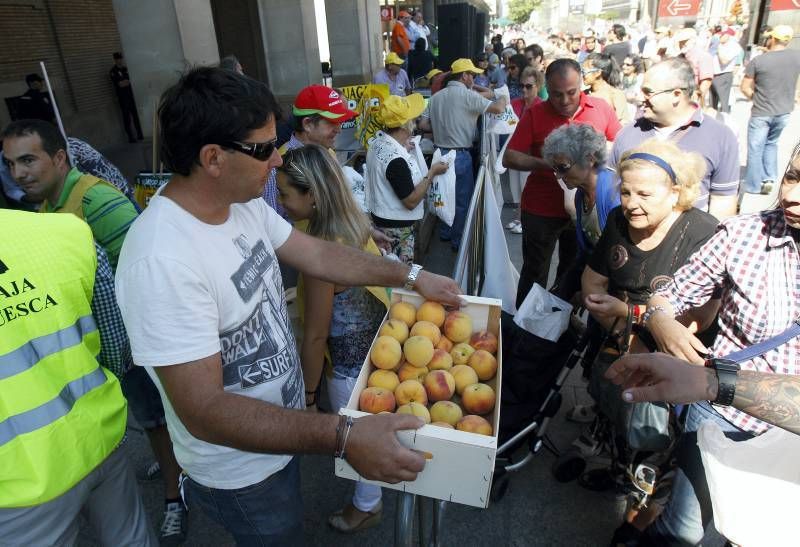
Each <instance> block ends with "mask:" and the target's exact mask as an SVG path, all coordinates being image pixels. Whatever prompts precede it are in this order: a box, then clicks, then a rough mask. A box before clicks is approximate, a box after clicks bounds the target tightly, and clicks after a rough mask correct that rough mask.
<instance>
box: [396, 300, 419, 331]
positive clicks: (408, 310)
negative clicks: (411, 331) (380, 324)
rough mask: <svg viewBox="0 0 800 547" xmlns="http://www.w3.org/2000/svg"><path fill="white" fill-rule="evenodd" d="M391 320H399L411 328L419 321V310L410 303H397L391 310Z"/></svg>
mask: <svg viewBox="0 0 800 547" xmlns="http://www.w3.org/2000/svg"><path fill="white" fill-rule="evenodd" d="M389 319H399V320H400V321H402V322H403V323H405V324H406V325H407V326H408V328H411V325H413V324H414V322H415V321H416V320H417V308H415V307H414V305H413V304H409V303H408V302H395V303H394V304H392V307H391V308H389Z"/></svg>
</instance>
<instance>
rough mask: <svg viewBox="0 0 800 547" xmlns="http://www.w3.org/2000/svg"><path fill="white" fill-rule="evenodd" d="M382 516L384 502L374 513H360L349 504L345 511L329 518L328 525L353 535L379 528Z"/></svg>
mask: <svg viewBox="0 0 800 547" xmlns="http://www.w3.org/2000/svg"><path fill="white" fill-rule="evenodd" d="M382 514H383V502H382V501H380V502H378V505H376V506H375V508H374V509H373V510H372V511H360V510H358V509H356V507H355V506H354V505H353V504H352V503H348V504H347V505H346V506H345V507H344V509H339V510H338V511H336V512H335V513H333V514H332V515H331V516H329V517H328V524H329V525H330V526H331V528H333V529H334V530H336V531H338V532H342V533H343V534H353V533H355V532H359V531H361V530H366V529H367V528H372V527H373V526H377V525H378V524H379V523H380V522H381V515H382Z"/></svg>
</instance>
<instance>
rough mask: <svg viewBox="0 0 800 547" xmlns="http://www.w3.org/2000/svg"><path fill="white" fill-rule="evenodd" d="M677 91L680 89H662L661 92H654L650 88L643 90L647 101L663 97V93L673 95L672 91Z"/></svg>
mask: <svg viewBox="0 0 800 547" xmlns="http://www.w3.org/2000/svg"><path fill="white" fill-rule="evenodd" d="M676 89H680V88H677V87H671V88H669V89H662V90H661V91H653V90H652V89H650V88H648V87H643V88H642V96H643V97H644V98H645V99H648V100H649V99H652V98H653V97H655V96H656V95H661V94H662V93H671V92H672V91H675V90H676Z"/></svg>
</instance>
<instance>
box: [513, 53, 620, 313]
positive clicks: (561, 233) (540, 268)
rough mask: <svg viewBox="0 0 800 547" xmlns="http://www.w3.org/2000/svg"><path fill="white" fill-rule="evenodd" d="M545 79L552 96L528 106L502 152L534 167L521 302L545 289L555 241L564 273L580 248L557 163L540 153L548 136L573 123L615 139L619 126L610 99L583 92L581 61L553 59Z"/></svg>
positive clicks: (525, 218) (525, 209)
mask: <svg viewBox="0 0 800 547" xmlns="http://www.w3.org/2000/svg"><path fill="white" fill-rule="evenodd" d="M545 78H546V81H547V91H548V93H549V98H548V100H547V101H543V102H541V103H538V104H535V105H533V106H532V107H530V108H529V109H528V110H526V111H525V114H523V116H522V118H521V119H520V122H519V125H518V126H517V129H516V131H514V135H513V136H512V137H511V141H510V142H509V143H508V147H507V149H506V153H505V155H504V156H503V165H504V166H505V167H507V168H510V169H517V170H519V171H530V172H531V174H530V175H529V176H528V180H527V181H526V182H525V188H524V190H523V191H522V204H521V209H522V219H521V220H522V272H521V273H520V279H519V287H518V288H517V306H519V305H520V304H522V301H523V300H524V299H525V296H526V295H527V294H528V291H529V290H530V289H531V287H532V286H533V284H534V283H538V284H539V285H541V286H542V287H545V288H546V284H547V274H548V273H549V271H550V258H551V256H552V254H553V249H554V248H555V244H556V241H558V242H559V245H558V249H559V251H558V275H559V277H560V276H561V274H563V273H564V272H565V271H566V270H567V268H568V267H569V266H570V264H572V261H573V260H574V258H575V255H576V253H577V243H576V239H575V233H574V232H575V227H574V225H573V223H572V221H571V220H570V218H569V215H568V214H567V212H566V210H565V209H564V192H563V191H562V190H561V187H560V186H559V185H558V182H557V181H556V174H555V171H554V169H553V166H551V165H550V164H548V163H547V162H546V161H544V160H543V159H542V157H541V150H542V144H543V143H544V140H545V139H546V138H547V136H548V135H549V134H550V133H551V132H552V131H553V130H555V129H556V128H558V127H560V126H562V125H565V124H568V123H586V124H589V125H591V126H592V127H593V128H594V129H595V130H596V131H598V132H599V133H603V134H604V135H605V136H606V138H607V139H608V140H610V141H611V140H614V137H615V136H616V134H617V132H618V131H619V130H620V124H619V122H618V121H617V117H616V114H614V110H613V109H612V108H611V107H610V106H609V104H608V103H607V102H606V101H604V100H603V99H598V98H596V97H589V96H587V95H585V94H584V93H582V92H581V67H580V65H579V64H578V63H577V62H576V61H574V60H572V59H557V60H556V61H553V62H552V63H551V64H550V66H549V67H547V72H546V73H545Z"/></svg>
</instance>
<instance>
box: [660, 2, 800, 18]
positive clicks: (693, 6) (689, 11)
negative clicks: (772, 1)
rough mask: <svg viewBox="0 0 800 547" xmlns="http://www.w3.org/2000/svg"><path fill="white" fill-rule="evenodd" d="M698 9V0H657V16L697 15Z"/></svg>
mask: <svg viewBox="0 0 800 547" xmlns="http://www.w3.org/2000/svg"><path fill="white" fill-rule="evenodd" d="M788 1H791V0H788ZM797 1H800V0H797ZM698 11H700V0H660V1H659V2H658V16H659V17H692V16H695V15H697V12H698Z"/></svg>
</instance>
